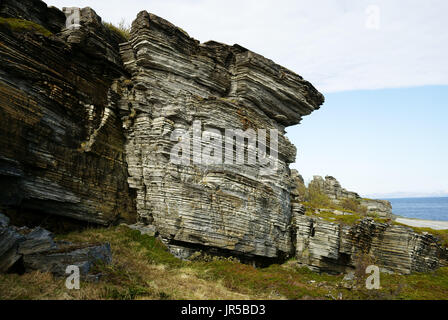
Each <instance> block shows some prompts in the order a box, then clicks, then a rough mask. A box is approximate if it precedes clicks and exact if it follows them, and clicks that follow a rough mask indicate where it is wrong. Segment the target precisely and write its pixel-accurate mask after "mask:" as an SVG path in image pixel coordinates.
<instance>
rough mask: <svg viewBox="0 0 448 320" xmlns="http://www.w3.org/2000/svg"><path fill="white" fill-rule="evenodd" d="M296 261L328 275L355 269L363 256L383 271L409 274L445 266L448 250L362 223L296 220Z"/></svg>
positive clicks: (401, 230)
mask: <svg viewBox="0 0 448 320" xmlns="http://www.w3.org/2000/svg"><path fill="white" fill-rule="evenodd" d="M295 227H296V230H297V231H296V237H297V245H296V257H297V260H298V262H299V264H302V265H306V266H309V267H310V268H311V269H313V270H316V271H325V272H330V273H340V272H347V271H349V270H350V269H354V268H355V267H356V265H357V263H358V262H359V259H360V258H362V257H363V256H368V257H370V259H371V261H372V264H375V265H378V266H381V268H382V269H383V271H389V272H397V273H401V274H410V273H412V272H426V271H429V270H433V269H436V268H438V267H440V266H446V265H448V264H447V259H448V250H447V249H446V248H442V247H441V246H440V245H439V243H438V240H437V239H435V238H434V237H433V236H432V235H430V234H427V233H425V234H418V233H416V232H413V231H412V229H410V228H407V227H403V226H398V225H392V224H386V223H377V222H375V221H374V220H373V219H364V220H362V221H361V222H360V223H359V224H356V225H354V226H342V225H340V224H337V223H331V222H327V221H324V220H322V219H318V218H313V217H308V216H296V217H295Z"/></svg>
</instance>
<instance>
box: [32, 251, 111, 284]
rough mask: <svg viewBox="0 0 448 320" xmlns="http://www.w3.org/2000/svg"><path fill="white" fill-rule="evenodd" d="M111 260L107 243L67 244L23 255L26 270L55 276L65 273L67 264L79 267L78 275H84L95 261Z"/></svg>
mask: <svg viewBox="0 0 448 320" xmlns="http://www.w3.org/2000/svg"><path fill="white" fill-rule="evenodd" d="M99 262H101V263H104V264H109V263H111V262H112V253H111V248H110V245H109V244H108V243H105V244H101V245H86V246H84V247H83V248H77V246H67V247H65V248H64V247H63V248H59V249H55V250H53V251H47V252H41V253H33V254H28V255H25V256H24V258H23V263H24V266H25V270H26V271H27V272H31V271H35V270H39V271H41V272H51V273H52V274H54V275H56V276H64V275H66V268H67V266H70V265H74V266H77V267H79V272H80V275H83V276H86V275H88V274H89V273H90V272H91V271H92V268H93V267H94V266H95V264H97V263H99Z"/></svg>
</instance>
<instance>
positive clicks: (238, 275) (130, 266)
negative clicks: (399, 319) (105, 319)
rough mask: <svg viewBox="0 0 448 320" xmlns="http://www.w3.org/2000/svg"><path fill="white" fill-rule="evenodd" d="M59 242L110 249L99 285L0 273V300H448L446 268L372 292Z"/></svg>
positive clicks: (89, 238)
mask: <svg viewBox="0 0 448 320" xmlns="http://www.w3.org/2000/svg"><path fill="white" fill-rule="evenodd" d="M58 239H66V240H70V241H73V242H106V241H107V242H110V243H111V247H112V253H113V263H112V264H111V265H98V266H97V267H96V268H97V271H100V272H101V273H102V274H103V276H102V278H101V280H100V281H99V282H98V283H89V282H87V283H86V282H81V289H80V290H67V289H66V288H65V285H64V282H65V279H61V278H54V277H53V276H52V275H51V274H48V273H39V272H33V273H29V274H25V275H22V276H20V275H16V274H3V275H0V299H113V300H128V299H194V300H197V299H231V300H232V299H237V300H244V299H333V298H335V297H339V295H342V297H343V298H344V299H351V300H354V299H405V300H406V299H448V268H442V269H439V270H437V271H434V272H431V273H428V274H415V275H410V276H400V275H387V274H382V275H381V287H382V288H381V289H380V290H378V291H375V290H373V291H372V290H367V289H365V286H364V285H363V281H365V279H358V281H356V282H354V284H353V287H351V288H345V287H343V286H342V285H341V282H342V279H343V276H342V275H339V276H333V275H328V274H318V273H314V272H312V271H310V270H309V269H307V268H303V267H302V268H300V267H298V266H297V264H296V263H295V261H294V259H291V260H290V261H288V262H286V263H285V264H282V265H271V266H269V267H267V268H255V267H253V266H250V265H245V264H242V263H240V262H238V261H236V260H235V259H233V260H232V259H223V258H212V259H209V258H207V259H201V258H199V259H196V260H195V261H182V260H179V259H177V258H175V257H173V256H172V255H171V254H170V253H169V252H168V250H167V249H166V248H165V246H164V245H163V244H162V243H161V242H160V241H158V240H157V239H155V238H153V237H149V236H147V235H141V234H140V233H139V232H138V231H134V230H130V229H129V228H127V227H113V228H107V229H89V230H85V231H82V232H74V233H70V234H67V235H64V236H58ZM364 283H365V282H364Z"/></svg>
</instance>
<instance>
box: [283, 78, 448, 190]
mask: <svg viewBox="0 0 448 320" xmlns="http://www.w3.org/2000/svg"><path fill="white" fill-rule="evenodd" d="M325 97H326V102H325V104H324V106H323V107H322V108H321V110H319V111H316V112H315V113H313V114H312V115H311V116H308V117H305V118H304V119H303V121H302V123H301V124H300V125H298V126H294V127H291V128H288V130H287V131H288V137H289V138H290V140H291V141H293V142H294V144H295V145H296V146H297V149H298V155H297V163H296V164H295V165H293V166H292V167H294V168H296V169H298V170H299V171H300V172H302V174H303V175H304V177H305V180H309V179H311V178H312V176H313V175H314V174H317V175H323V176H324V175H327V174H328V175H334V176H335V177H336V178H338V179H339V180H340V182H341V184H342V185H343V186H344V187H346V188H347V189H349V190H355V191H357V192H359V193H361V194H363V195H365V196H373V197H375V196H376V197H390V196H400V195H401V196H428V195H431V194H445V195H448V183H447V182H448V170H447V164H448V148H447V146H448V142H447V141H448V127H447V121H448V86H424V87H414V88H401V89H382V90H363V91H348V92H338V93H328V94H326V95H325ZM398 193H402V194H398Z"/></svg>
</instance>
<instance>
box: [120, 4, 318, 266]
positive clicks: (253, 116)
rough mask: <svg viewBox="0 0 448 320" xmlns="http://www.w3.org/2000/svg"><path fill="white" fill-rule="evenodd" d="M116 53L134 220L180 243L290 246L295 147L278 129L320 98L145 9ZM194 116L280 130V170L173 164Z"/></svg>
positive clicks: (261, 63)
mask: <svg viewBox="0 0 448 320" xmlns="http://www.w3.org/2000/svg"><path fill="white" fill-rule="evenodd" d="M121 53H122V58H123V62H124V65H125V67H126V70H127V71H128V72H129V73H130V74H131V75H132V78H131V81H126V80H125V79H124V80H122V81H121V82H120V83H118V86H117V87H118V88H119V89H117V92H121V94H122V96H123V99H121V101H120V103H119V108H120V109H121V110H122V113H121V114H122V120H123V124H124V127H125V130H126V138H127V144H126V155H127V163H128V167H129V176H130V177H129V185H130V187H131V188H133V189H135V190H136V192H137V211H138V215H139V218H140V221H141V222H144V223H147V224H151V225H154V226H155V228H156V229H157V231H158V233H159V235H160V237H162V238H163V239H164V240H166V242H167V243H168V244H172V245H176V246H178V245H184V246H187V247H188V246H191V245H195V246H202V247H203V248H207V247H208V248H218V249H222V250H226V251H228V252H232V253H236V254H242V255H246V256H253V257H254V258H256V257H263V258H277V257H279V255H282V254H287V253H289V252H291V250H292V247H293V246H292V243H291V237H290V228H289V225H290V221H291V204H290V180H289V175H290V173H289V169H288V164H289V163H291V162H293V161H294V160H295V154H296V149H295V147H294V146H293V145H292V144H291V143H290V142H289V141H288V139H287V138H286V137H285V136H284V133H285V131H284V128H285V127H286V126H289V125H292V124H297V123H299V122H300V120H301V118H302V117H303V116H305V115H308V114H310V113H311V112H312V111H313V110H315V109H317V108H319V106H320V105H321V104H322V103H323V96H322V95H321V94H320V93H319V92H318V91H317V90H316V89H315V88H314V87H313V86H312V85H311V84H310V83H309V82H307V81H305V80H303V79H302V78H301V77H300V76H298V75H296V74H294V73H293V72H291V71H289V70H287V69H285V68H283V67H281V66H279V65H277V64H275V63H274V62H272V61H271V60H268V59H266V58H264V57H262V56H260V55H258V54H256V53H254V52H251V51H249V50H247V49H245V48H242V47H241V46H238V45H234V46H228V45H225V44H221V43H217V42H207V43H204V44H200V43H199V42H198V41H196V40H194V39H192V38H190V37H189V36H188V35H187V34H185V32H183V31H182V30H180V29H179V28H177V27H175V26H174V25H172V24H171V23H169V22H167V21H166V20H164V19H162V18H159V17H157V16H155V15H153V14H150V13H147V12H146V11H143V12H141V13H139V14H138V16H137V19H136V20H135V21H134V23H133V25H132V30H131V39H130V41H129V42H128V43H125V44H122V45H121ZM197 120H199V121H201V127H200V128H199V130H203V129H208V128H213V129H215V130H218V132H221V133H222V135H224V130H225V129H235V130H236V129H241V130H243V131H244V130H247V129H249V128H252V129H255V130H256V129H266V130H269V129H276V130H278V131H279V132H280V133H279V145H278V158H279V163H278V170H277V171H275V172H274V174H272V175H265V176H263V175H261V174H260V167H258V166H257V165H246V166H244V165H243V166H239V165H236V164H233V165H232V164H225V163H224V164H220V163H218V164H203V163H194V161H188V164H186V165H177V164H173V163H172V162H171V161H170V150H171V148H172V147H173V146H174V145H175V143H176V142H175V141H172V140H171V139H170V136H171V134H172V133H173V131H174V130H175V129H177V130H179V129H184V130H185V131H186V132H189V135H190V136H192V135H193V133H192V126H193V122H194V121H197ZM268 132H269V131H268ZM202 143H203V145H202V148H204V147H206V146H207V144H206V143H205V142H204V141H203V142H202ZM193 157H194V150H193V154H192V155H191V160H193ZM188 160H190V158H189V159H188Z"/></svg>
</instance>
